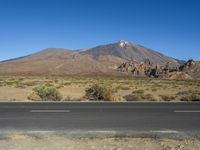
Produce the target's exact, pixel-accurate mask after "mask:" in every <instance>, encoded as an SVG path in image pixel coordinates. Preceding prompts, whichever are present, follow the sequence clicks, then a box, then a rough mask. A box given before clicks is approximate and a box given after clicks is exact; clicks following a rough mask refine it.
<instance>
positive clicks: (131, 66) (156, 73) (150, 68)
mask: <svg viewBox="0 0 200 150" xmlns="http://www.w3.org/2000/svg"><path fill="white" fill-rule="evenodd" d="M117 70H118V71H120V72H124V73H127V74H131V75H132V76H144V77H155V78H159V77H160V78H161V77H162V78H167V77H169V75H170V73H171V72H177V71H178V67H171V66H170V64H169V63H167V64H166V65H164V66H160V65H158V64H153V63H151V62H150V61H149V60H148V59H147V60H145V62H141V63H138V62H136V61H129V62H125V63H123V64H122V65H120V66H119V67H118V69H117Z"/></svg>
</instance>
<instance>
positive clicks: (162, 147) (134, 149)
mask: <svg viewBox="0 0 200 150" xmlns="http://www.w3.org/2000/svg"><path fill="white" fill-rule="evenodd" d="M0 145H1V146H0V150H5V149H6V150H29V149H30V150H199V149H200V140H199V139H195V138H192V139H185V140H184V139H182V140H180V139H179V140H176V139H169V138H139V137H138V138H131V137H124V138H123V137H107V138H106V137H104V138H94V137H93V138H88V137H83V138H81V137H69V136H65V135H56V134H55V135H42V136H41V135H26V134H10V135H7V136H5V135H4V136H1V138H0Z"/></svg>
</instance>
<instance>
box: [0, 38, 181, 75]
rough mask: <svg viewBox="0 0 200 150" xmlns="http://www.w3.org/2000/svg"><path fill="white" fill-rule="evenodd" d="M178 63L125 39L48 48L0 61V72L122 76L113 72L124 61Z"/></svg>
mask: <svg viewBox="0 0 200 150" xmlns="http://www.w3.org/2000/svg"><path fill="white" fill-rule="evenodd" d="M147 59H148V60H150V61H151V62H152V63H155V64H159V65H161V66H162V65H165V64H166V63H170V65H172V66H175V67H176V66H179V65H180V63H179V61H178V60H176V59H174V58H171V57H168V56H165V55H163V54H161V53H158V52H156V51H154V50H151V49H148V48H145V47H143V46H139V45H136V44H133V43H131V42H127V41H119V42H116V43H112V44H107V45H101V46H97V47H94V48H90V49H86V50H66V49H57V48H48V49H45V50H42V51H40V52H38V53H34V54H31V55H28V56H25V57H20V58H16V59H11V60H7V61H4V62H0V75H123V74H122V73H120V72H118V71H116V69H117V67H118V66H119V65H120V64H122V63H124V62H126V61H131V60H132V61H137V62H144V61H145V60H147Z"/></svg>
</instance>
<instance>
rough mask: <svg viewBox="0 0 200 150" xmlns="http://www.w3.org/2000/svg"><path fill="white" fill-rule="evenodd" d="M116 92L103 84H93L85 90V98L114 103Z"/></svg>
mask: <svg viewBox="0 0 200 150" xmlns="http://www.w3.org/2000/svg"><path fill="white" fill-rule="evenodd" d="M115 92H116V91H115V90H114V89H113V88H112V87H108V86H105V85H103V84H93V85H91V86H90V87H89V88H87V89H86V90H85V98H87V99H89V100H97V101H99V100H104V101H112V100H113V97H114V93H115Z"/></svg>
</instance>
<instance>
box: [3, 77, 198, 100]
mask: <svg viewBox="0 0 200 150" xmlns="http://www.w3.org/2000/svg"><path fill="white" fill-rule="evenodd" d="M0 100H8V101H19V100H42V101H46V100H52V101H91V100H92V101H101V100H102V101H200V80H169V79H154V78H136V77H133V78H124V77H123V78H122V77H113V78H111V77H110V78H109V77H30V76H29V77H16V76H15V77H5V76H2V77H0Z"/></svg>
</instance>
